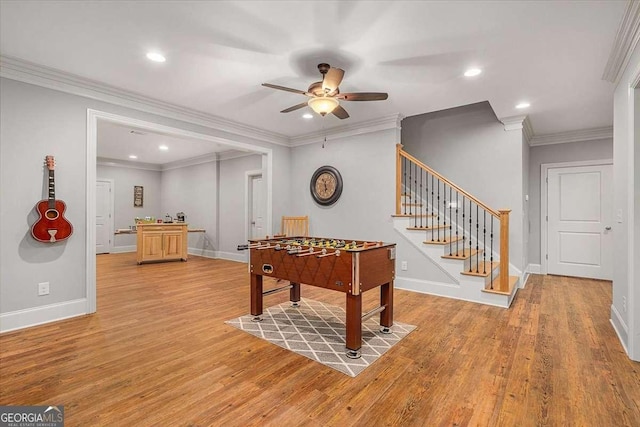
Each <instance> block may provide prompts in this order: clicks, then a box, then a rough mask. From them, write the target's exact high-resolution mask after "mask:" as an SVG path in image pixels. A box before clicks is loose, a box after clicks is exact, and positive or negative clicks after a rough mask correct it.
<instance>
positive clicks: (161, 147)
mask: <svg viewBox="0 0 640 427" xmlns="http://www.w3.org/2000/svg"><path fill="white" fill-rule="evenodd" d="M158 148H159V149H161V150H162V151H167V150H168V149H169V147H167V146H166V145H161V146H159V147H158Z"/></svg>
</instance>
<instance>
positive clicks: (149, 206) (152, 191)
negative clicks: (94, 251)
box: [96, 165, 162, 252]
mask: <svg viewBox="0 0 640 427" xmlns="http://www.w3.org/2000/svg"><path fill="white" fill-rule="evenodd" d="M161 175H162V173H161V172H160V171H154V170H144V169H134V168H130V167H121V166H108V165H98V166H97V168H96V176H97V177H98V178H103V179H112V180H113V181H114V182H113V188H112V189H111V191H112V192H113V199H114V209H113V211H114V218H113V227H114V229H118V228H129V226H131V225H134V224H135V222H134V220H135V218H136V217H140V218H142V217H145V216H155V217H156V218H162V216H160V214H161V213H162V210H161V208H160V206H161V197H162V195H161V191H160V188H161ZM134 185H142V186H143V188H144V193H143V197H144V199H143V205H142V207H134V206H133V186H134ZM135 246H136V236H135V234H117V235H115V236H114V241H113V250H114V252H120V251H131V250H135Z"/></svg>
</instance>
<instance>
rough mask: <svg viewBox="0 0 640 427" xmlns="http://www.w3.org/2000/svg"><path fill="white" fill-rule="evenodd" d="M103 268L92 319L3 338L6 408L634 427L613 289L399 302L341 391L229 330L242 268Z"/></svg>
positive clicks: (568, 283) (636, 367)
mask: <svg viewBox="0 0 640 427" xmlns="http://www.w3.org/2000/svg"><path fill="white" fill-rule="evenodd" d="M97 267H98V270H97V273H98V274H97V276H98V289H97V306H98V312H97V313H96V314H94V315H90V316H82V317H78V318H74V319H67V320H64V321H60V322H55V323H51V324H47V325H41V326H37V327H34V328H30V329H27V330H22V331H14V332H9V333H5V334H2V335H0V404H1V405H48V404H61V405H64V406H65V415H66V421H67V424H66V425H69V426H94V425H95V426H103V425H104V426H107V425H109V426H112V425H123V426H124V425H127V426H128V425H136V426H157V425H171V426H174V425H175V426H181V425H184V426H218V425H225V426H269V425H273V426H288V425H308V426H344V425H367V426H369V425H370V426H403V427H404V426H467V425H469V426H542V425H548V426H561V425H562V426H564V425H580V426H598V427H599V426H605V425H606V426H609V425H612V426H613V425H615V426H638V425H640V363H637V362H633V361H630V360H629V358H628V357H627V355H626V354H625V352H624V350H623V348H622V347H621V345H620V343H619V341H618V338H617V336H616V334H615V332H614V330H613V328H612V326H611V324H610V322H609V314H610V305H611V282H607V281H599V280H590V279H576V278H568V277H560V276H540V275H532V276H530V278H529V281H528V283H527V286H526V288H524V289H521V290H520V291H519V292H518V294H517V296H516V299H515V301H514V303H513V305H512V307H511V308H510V309H509V310H505V309H500V308H496V307H490V306H483V305H477V304H473V303H469V302H465V301H456V300H451V299H446V298H440V297H436V296H431V295H423V294H417V293H412V292H408V291H402V290H396V292H395V297H394V299H395V307H394V311H395V319H396V320H397V321H401V322H404V323H409V324H414V325H417V327H418V328H417V329H416V330H415V331H413V332H412V333H411V334H409V335H408V336H407V337H406V338H405V339H403V340H402V341H401V342H400V344H399V345H396V346H395V347H394V348H392V349H391V350H390V351H389V352H388V353H387V354H385V355H384V356H383V357H382V358H381V359H379V360H378V361H376V362H375V363H374V364H373V365H372V366H370V367H369V368H367V369H366V370H365V371H364V372H362V373H361V374H360V375H358V376H357V377H356V378H351V377H348V376H346V375H344V374H341V373H339V372H337V371H334V370H333V369H330V368H327V367H325V366H323V365H320V364H318V363H316V362H314V361H311V360H309V359H307V358H304V357H302V356H299V355H297V354H294V353H291V352H289V351H287V350H285V349H282V348H280V347H278V346H275V345H272V344H270V343H268V342H266V341H264V340H260V339H258V338H256V337H253V336H251V335H249V334H246V333H244V332H242V331H239V330H237V329H236V328H234V327H232V326H229V325H227V324H225V323H224V321H225V320H229V319H232V318H235V317H238V316H241V315H244V314H247V313H248V312H249V309H250V306H249V275H248V272H247V266H246V264H242V263H237V262H230V261H224V260H211V259H206V258H201V257H197V256H193V257H190V258H189V261H188V262H170V263H158V264H152V263H150V264H144V265H137V264H136V262H135V254H111V255H100V256H98V257H97ZM276 286H277V284H276V283H275V280H272V279H265V289H268V288H271V287H276ZM301 292H302V298H303V299H304V298H311V299H316V300H320V301H324V302H327V303H330V304H334V305H338V306H341V307H344V304H345V299H344V294H342V293H339V292H333V291H328V290H324V289H320V288H317V287H310V286H305V285H303V286H302V290H301ZM377 299H378V293H377V292H365V293H364V294H363V303H364V306H365V307H373V306H376V305H377ZM287 300H288V294H287V293H279V294H274V295H271V296H268V297H266V298H265V304H266V305H267V306H272V305H276V304H279V303H282V302H285V301H287Z"/></svg>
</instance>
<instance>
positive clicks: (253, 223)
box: [251, 221, 611, 228]
mask: <svg viewBox="0 0 640 427" xmlns="http://www.w3.org/2000/svg"><path fill="white" fill-rule="evenodd" d="M251 225H256V222H255V221H251ZM609 228H611V227H609Z"/></svg>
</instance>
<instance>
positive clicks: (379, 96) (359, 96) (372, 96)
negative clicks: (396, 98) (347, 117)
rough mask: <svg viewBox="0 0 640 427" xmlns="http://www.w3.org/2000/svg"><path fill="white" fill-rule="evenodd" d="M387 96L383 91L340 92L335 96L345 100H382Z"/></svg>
mask: <svg viewBox="0 0 640 427" xmlns="http://www.w3.org/2000/svg"><path fill="white" fill-rule="evenodd" d="M388 97H389V94H386V93H384V92H356V93H341V94H339V95H337V96H336V98H338V99H344V100H345V101H384V100H385V99H387V98H388Z"/></svg>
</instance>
